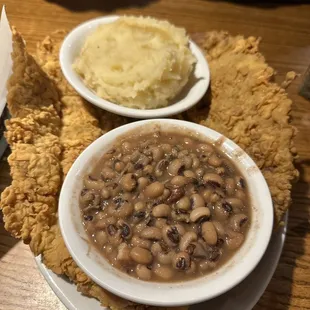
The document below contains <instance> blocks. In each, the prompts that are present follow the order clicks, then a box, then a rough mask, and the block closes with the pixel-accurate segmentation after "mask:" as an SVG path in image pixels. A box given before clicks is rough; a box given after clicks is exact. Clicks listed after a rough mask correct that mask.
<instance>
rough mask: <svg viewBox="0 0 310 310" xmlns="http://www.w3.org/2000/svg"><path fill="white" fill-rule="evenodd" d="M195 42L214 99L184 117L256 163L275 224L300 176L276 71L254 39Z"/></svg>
mask: <svg viewBox="0 0 310 310" xmlns="http://www.w3.org/2000/svg"><path fill="white" fill-rule="evenodd" d="M196 39H197V41H198V43H199V44H200V46H201V47H202V48H203V49H204V52H205V55H206V57H207V59H208V62H209V66H210V70H211V76H212V80H211V98H212V99H211V105H210V106H207V105H205V106H203V107H202V108H200V110H199V109H193V110H191V111H189V112H188V117H189V118H190V120H193V121H195V122H199V123H201V124H203V125H205V126H208V127H210V128H213V129H215V130H217V131H219V132H221V133H222V134H224V135H225V136H227V137H228V138H230V139H232V140H234V141H235V142H236V143H237V144H238V145H239V146H240V147H242V148H243V149H244V150H245V151H246V152H247V153H248V154H249V155H250V156H251V157H252V158H253V159H254V161H255V162H256V164H257V165H258V167H259V168H260V169H261V170H262V172H263V174H264V176H265V178H266V181H267V183H268V185H269V188H270V191H271V194H272V199H273V202H274V208H275V222H276V223H277V224H278V223H279V222H280V221H281V219H282V216H283V214H284V213H285V212H286V211H287V209H288V207H289V205H290V203H291V193H290V190H291V187H292V185H291V183H292V181H294V180H295V179H296V178H297V177H298V171H297V170H296V169H295V167H294V164H293V160H294V156H295V148H294V145H293V137H294V136H295V133H296V130H295V128H294V127H293V126H291V125H290V124H289V113H290V111H291V106H292V101H291V100H290V99H289V98H288V96H287V94H286V92H285V91H284V89H282V88H281V87H279V86H278V85H277V84H275V83H272V82H271V79H272V77H273V75H274V70H273V69H272V68H271V67H269V66H268V65H267V64H266V62H265V59H264V57H263V56H262V54H260V53H259V52H258V45H259V40H258V39H256V38H254V37H249V38H247V39H245V38H244V37H242V36H237V37H232V36H229V35H228V33H225V32H209V33H207V34H205V35H203V36H199V37H198V38H196ZM206 110H209V113H208V117H206V113H204V111H206Z"/></svg>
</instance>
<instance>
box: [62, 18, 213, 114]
mask: <svg viewBox="0 0 310 310" xmlns="http://www.w3.org/2000/svg"><path fill="white" fill-rule="evenodd" d="M118 18H119V16H105V17H99V18H95V19H92V20H89V21H86V22H84V23H82V24H81V25H79V26H77V27H76V28H75V29H73V30H72V31H71V32H70V33H69V34H68V36H67V37H66V38H65V40H64V42H63V43H62V46H61V49H60V53H59V61H60V66H61V69H62V72H63V74H64V76H65V77H66V79H67V80H68V82H69V83H70V84H71V86H72V87H73V88H74V89H75V90H76V91H77V92H78V93H79V94H80V95H81V96H82V97H84V98H85V99H86V100H87V101H88V102H91V103H93V104H95V105H96V106H98V107H99V108H102V109H105V110H107V111H109V112H112V113H115V114H119V115H123V116H128V117H133V118H160V117H167V116H170V115H175V114H178V113H181V112H184V111H185V110H188V109H189V108H191V107H192V106H194V105H195V104H196V103H197V102H199V100H200V99H201V98H202V97H203V95H204V94H205V93H206V91H207V89H208V87H209V82H210V71H209V66H208V63H207V60H206V58H205V56H204V54H203V52H202V51H201V50H200V48H199V47H198V46H197V45H196V44H195V43H194V42H193V41H191V40H190V42H189V48H190V49H191V51H192V53H193V54H194V56H195V57H196V59H197V63H196V65H195V68H194V72H193V76H192V77H191V78H190V80H189V82H188V83H187V84H186V85H185V86H184V88H183V89H182V91H181V93H180V94H179V95H177V97H176V98H174V99H173V100H172V104H170V105H169V106H167V107H164V108H158V109H149V110H141V109H133V108H128V107H124V106H121V105H118V104H115V103H113V102H110V101H108V100H105V99H102V98H100V97H99V96H97V95H96V93H95V92H93V91H92V90H91V89H90V88H88V87H87V86H86V85H85V84H84V82H83V81H82V79H81V78H80V76H79V75H78V74H77V73H76V72H75V71H74V69H73V68H72V63H73V62H74V59H75V58H76V57H77V56H78V54H79V51H80V50H81V48H82V46H83V44H84V41H85V38H86V37H87V36H88V35H89V34H90V33H91V32H93V31H94V30H95V29H96V28H97V27H98V26H99V25H101V24H108V23H112V22H114V21H116V20H117V19H118Z"/></svg>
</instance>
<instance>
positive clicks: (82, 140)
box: [36, 31, 102, 174]
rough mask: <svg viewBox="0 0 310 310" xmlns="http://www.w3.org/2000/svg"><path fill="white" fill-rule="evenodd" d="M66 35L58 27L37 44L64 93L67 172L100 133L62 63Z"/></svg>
mask: <svg viewBox="0 0 310 310" xmlns="http://www.w3.org/2000/svg"><path fill="white" fill-rule="evenodd" d="M65 35H66V32H65V31H56V32H55V33H53V34H52V35H51V36H48V37H46V38H45V39H44V40H43V41H42V43H40V44H38V45H37V52H36V59H37V61H38V63H39V64H40V65H41V67H42V69H43V70H44V71H45V72H46V74H47V75H48V76H49V77H50V79H51V80H53V81H54V82H55V84H56V85H57V87H58V89H59V90H60V94H61V103H62V119H61V121H62V128H61V134H60V141H61V144H62V145H63V147H64V151H63V154H62V162H61V165H62V169H63V172H64V174H67V173H68V171H69V169H70V167H71V165H72V163H73V162H74V161H75V159H76V158H77V157H78V156H79V154H80V153H81V152H82V151H83V150H84V149H85V148H86V147H87V146H88V145H89V144H90V143H92V142H93V141H94V140H96V139H97V138H98V137H99V136H100V135H101V134H102V130H101V129H100V128H99V126H98V120H97V118H96V111H95V109H94V108H93V107H92V106H91V105H90V104H89V103H88V102H86V101H85V100H84V99H82V98H81V97H80V96H79V95H78V94H77V92H76V91H75V90H74V89H73V88H72V87H71V86H70V85H69V84H68V82H67V81H66V79H65V78H64V76H63V74H62V72H61V68H60V64H59V59H58V55H59V48H60V45H61V42H62V40H63V38H64V36H65Z"/></svg>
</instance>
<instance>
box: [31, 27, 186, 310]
mask: <svg viewBox="0 0 310 310" xmlns="http://www.w3.org/2000/svg"><path fill="white" fill-rule="evenodd" d="M64 34H65V33H64V32H62V33H61V32H56V33H55V34H54V35H52V36H51V37H47V38H46V39H44V40H43V42H42V43H41V44H39V45H38V49H37V55H36V57H37V59H38V62H39V63H40V64H41V66H42V68H43V70H45V72H46V73H47V75H48V76H49V77H50V78H51V79H52V80H53V81H54V82H55V83H56V85H57V86H58V87H59V89H60V91H61V102H62V129H61V134H60V141H61V144H62V146H63V157H62V158H63V159H62V168H63V172H64V174H66V173H67V172H68V170H69V169H70V167H71V165H72V164H73V162H74V160H75V159H76V158H77V157H78V155H79V154H80V153H81V152H82V151H83V150H84V149H85V148H86V147H87V146H88V145H89V144H90V143H91V142H93V141H94V140H95V139H96V138H97V137H99V136H100V135H101V134H102V133H103V132H107V131H109V130H111V129H113V128H115V127H117V126H120V125H122V124H124V123H125V122H126V119H125V118H122V117H119V116H116V115H113V114H111V113H108V112H105V111H102V110H98V109H95V108H94V107H92V106H90V105H89V103H87V102H86V101H85V100H83V99H82V98H81V97H80V96H78V95H77V94H76V93H75V92H74V90H73V89H72V88H71V86H69V85H68V83H67V82H66V81H65V80H64V78H63V76H62V73H61V70H60V67H59V61H58V50H59V46H60V43H61V35H64ZM96 116H97V117H98V118H99V122H98V120H97V118H96ZM99 126H100V127H101V128H102V130H101V129H99ZM51 235H53V236H51ZM46 241H47V242H46V246H45V248H44V251H43V262H44V263H45V265H46V266H47V267H48V268H50V269H51V270H53V271H54V272H55V273H58V274H65V275H67V276H68V277H69V278H70V279H71V280H72V281H74V282H75V283H76V284H77V288H78V290H79V291H81V292H82V293H83V294H85V295H88V296H92V297H95V298H97V299H98V300H99V301H100V302H101V303H102V305H104V306H106V307H109V308H111V309H114V310H120V309H128V310H130V309H141V310H143V309H146V308H149V307H147V306H143V305H137V304H134V303H132V302H130V301H127V300H124V299H122V298H120V297H117V296H115V295H113V294H111V293H109V292H107V291H106V290H104V289H102V288H101V287H99V286H98V285H96V284H95V283H94V282H93V281H92V280H91V279H90V278H89V277H87V276H86V275H85V274H84V273H83V272H82V270H81V269H80V268H79V267H78V266H77V265H76V263H75V262H74V261H73V259H72V257H71V256H70V254H69V252H68V250H67V249H66V247H65V244H64V241H63V238H62V236H61V234H60V231H59V227H58V225H55V226H54V227H52V228H51V229H50V231H49V234H48V233H46ZM186 308H187V307H185V308H176V309H186ZM152 309H159V308H152ZM160 309H162V308H160Z"/></svg>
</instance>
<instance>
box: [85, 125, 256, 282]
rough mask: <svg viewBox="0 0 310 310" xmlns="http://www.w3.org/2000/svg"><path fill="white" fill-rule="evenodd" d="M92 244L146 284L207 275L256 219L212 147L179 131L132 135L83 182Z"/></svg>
mask: <svg viewBox="0 0 310 310" xmlns="http://www.w3.org/2000/svg"><path fill="white" fill-rule="evenodd" d="M80 206H81V213H82V217H83V223H84V225H85V230H86V232H87V233H88V236H89V239H90V241H91V242H92V243H93V244H94V245H95V247H96V248H97V249H98V250H99V252H100V253H101V254H102V255H103V256H104V257H105V258H106V259H107V260H108V261H109V262H110V263H111V264H112V265H113V266H114V267H116V268H118V269H119V270H121V271H123V272H126V273H127V274H129V275H131V276H133V277H137V278H140V279H142V280H148V281H162V282H163V281H167V282H174V281H185V280H191V279H193V278H197V277H201V276H203V275H205V274H208V273H210V272H212V271H214V270H216V269H217V268H219V267H220V266H221V265H222V264H223V263H225V262H227V261H228V260H229V259H230V258H231V257H232V256H233V255H234V253H235V252H236V251H237V250H238V249H239V248H240V247H241V245H242V243H243V241H244V239H245V236H246V234H247V231H248V227H249V222H250V218H251V203H250V199H249V195H248V191H247V186H246V184H245V181H244V178H243V177H242V175H241V174H240V172H239V171H238V169H237V168H236V167H235V166H234V164H233V163H232V161H231V159H229V158H228V157H227V156H226V155H225V154H224V153H223V152H221V151H220V150H219V149H218V148H217V147H215V146H214V145H212V144H210V143H207V142H205V141H202V140H199V139H197V138H194V137H192V136H190V134H181V133H176V132H163V131H156V132H155V133H152V134H139V135H133V134H131V135H128V136H125V137H124V138H122V139H121V140H120V141H118V142H117V143H116V144H114V145H113V147H111V149H110V150H109V151H108V152H107V153H106V154H104V155H103V157H102V159H101V160H100V161H99V162H98V163H97V164H96V165H95V167H94V169H93V170H92V172H91V174H90V175H87V176H85V178H84V189H83V190H82V192H81V196H80Z"/></svg>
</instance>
